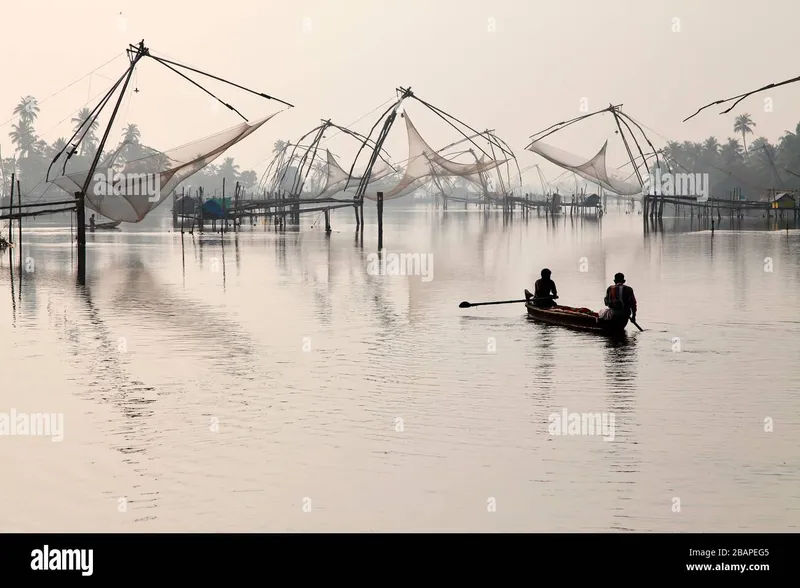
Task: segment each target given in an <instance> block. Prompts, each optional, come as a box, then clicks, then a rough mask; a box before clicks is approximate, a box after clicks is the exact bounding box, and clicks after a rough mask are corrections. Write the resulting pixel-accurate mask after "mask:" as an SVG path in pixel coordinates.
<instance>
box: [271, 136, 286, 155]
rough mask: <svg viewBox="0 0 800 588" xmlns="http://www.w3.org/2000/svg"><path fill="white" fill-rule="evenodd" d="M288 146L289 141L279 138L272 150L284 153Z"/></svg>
mask: <svg viewBox="0 0 800 588" xmlns="http://www.w3.org/2000/svg"><path fill="white" fill-rule="evenodd" d="M288 146H289V143H287V142H286V141H284V140H283V139H278V140H277V141H275V145H274V146H273V149H272V152H273V153H276V154H279V153H283V152H284V151H285V150H286V148H287V147H288Z"/></svg>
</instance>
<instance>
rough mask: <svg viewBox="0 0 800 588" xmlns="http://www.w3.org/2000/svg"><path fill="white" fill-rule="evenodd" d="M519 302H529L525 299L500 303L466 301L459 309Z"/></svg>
mask: <svg viewBox="0 0 800 588" xmlns="http://www.w3.org/2000/svg"><path fill="white" fill-rule="evenodd" d="M517 302H527V300H525V299H524V298H523V299H522V300H501V301H499V302H467V301H466V300H465V301H464V302H462V303H461V304H459V305H458V307H459V308H469V307H470V306H485V305H487V304H515V303H517Z"/></svg>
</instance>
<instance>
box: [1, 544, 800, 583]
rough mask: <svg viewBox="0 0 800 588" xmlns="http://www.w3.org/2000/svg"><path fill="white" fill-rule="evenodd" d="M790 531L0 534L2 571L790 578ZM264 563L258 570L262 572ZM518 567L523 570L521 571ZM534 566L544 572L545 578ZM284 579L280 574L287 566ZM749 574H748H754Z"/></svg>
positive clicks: (16, 574)
mask: <svg viewBox="0 0 800 588" xmlns="http://www.w3.org/2000/svg"><path fill="white" fill-rule="evenodd" d="M797 537H798V536H797V535H796V534H673V533H670V534H633V533H614V534H442V533H435V534H405V533H404V534H375V533H372V534H299V533H298V534H280V535H278V534H276V535H272V534H260V533H251V534H228V533H225V534H166V533H165V534H152V533H135V534H116V533H115V534H92V533H89V534H4V535H0V554H2V555H0V561H2V563H3V577H4V579H11V578H20V577H30V578H32V579H35V578H36V577H37V576H38V577H41V576H42V575H43V574H47V575H48V577H49V578H51V579H53V580H56V579H60V578H64V579H67V577H68V576H74V577H76V578H78V577H80V578H81V580H85V579H89V578H97V579H99V580H111V579H120V580H136V579H141V580H153V579H157V578H160V577H166V578H173V577H174V578H178V579H180V580H181V581H183V582H187V581H193V580H197V581H202V582H203V584H204V585H208V582H209V581H213V580H215V579H216V580H228V581H230V580H231V579H233V578H238V577H239V576H242V577H249V576H251V575H252V574H253V573H254V572H255V573H257V574H258V573H261V574H262V575H261V576H260V577H261V578H264V579H267V578H268V577H270V578H272V579H273V580H278V578H279V577H278V576H275V575H274V574H276V573H277V572H281V573H286V574H292V576H291V577H292V578H293V579H296V580H307V579H308V578H309V577H313V576H318V577H320V578H321V579H322V578H327V579H328V580H329V581H332V580H334V579H335V578H336V577H337V576H341V577H346V578H350V579H352V578H354V577H357V576H362V577H366V578H373V579H374V580H377V579H378V578H380V577H383V578H384V579H386V580H388V579H390V578H396V579H401V578H405V579H406V581H413V580H414V578H416V579H422V578H425V579H426V580H430V579H431V576H442V577H444V578H446V579H447V580H448V581H449V582H450V583H452V581H453V580H454V578H456V577H463V578H464V579H468V580H473V581H474V580H477V581H481V580H484V579H486V580H490V581H492V582H493V583H497V580H498V579H500V578H508V579H509V581H511V580H513V578H515V577H516V578H518V579H519V578H520V577H521V578H530V579H533V578H538V579H540V580H545V579H547V581H554V580H556V576H558V577H562V579H563V580H564V581H565V582H567V581H570V582H571V581H574V580H576V579H581V578H587V579H594V580H596V581H600V582H602V583H613V582H616V581H619V580H625V579H629V578H630V579H639V580H645V579H647V582H645V584H649V583H650V582H651V581H656V580H657V579H661V578H662V577H669V578H673V577H678V576H680V577H685V578H694V577H697V578H704V579H706V580H708V579H709V578H714V577H720V578H725V579H730V578H732V577H742V578H746V579H747V581H748V583H750V582H753V583H760V582H763V581H764V580H766V579H776V578H783V577H789V576H790V574H791V573H792V571H793V570H794V567H795V562H794V561H793V557H794V550H795V549H796V547H797V545H798V540H797ZM264 572H267V573H268V576H267V575H263V574H264ZM520 574H522V576H520ZM545 576H546V577H547V578H545ZM286 579H288V576H287V577H286ZM754 585H759V584H754Z"/></svg>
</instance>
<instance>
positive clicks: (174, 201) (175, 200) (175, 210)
mask: <svg viewBox="0 0 800 588" xmlns="http://www.w3.org/2000/svg"><path fill="white" fill-rule="evenodd" d="M185 196H186V188H185V187H184V188H181V198H184V197H185ZM177 224H178V195H177V194H176V193H175V190H173V191H172V228H173V229H174V228H175V226H176V225H177Z"/></svg>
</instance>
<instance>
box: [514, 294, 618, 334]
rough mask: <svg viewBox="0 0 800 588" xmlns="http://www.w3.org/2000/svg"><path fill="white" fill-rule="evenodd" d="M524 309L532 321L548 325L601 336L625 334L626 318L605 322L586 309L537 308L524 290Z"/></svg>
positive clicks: (569, 307) (570, 307)
mask: <svg viewBox="0 0 800 588" xmlns="http://www.w3.org/2000/svg"><path fill="white" fill-rule="evenodd" d="M525 299H526V300H527V302H526V303H525V307H526V308H527V309H528V316H530V317H531V318H532V319H534V320H537V321H539V322H542V323H547V324H549V325H559V326H561V327H567V328H570V329H576V330H579V331H589V332H592V333H599V334H602V335H621V334H622V333H624V332H625V326H626V325H627V324H628V318H627V317H623V318H622V319H614V320H605V319H601V318H600V316H599V315H598V314H597V313H596V312H594V311H592V310H589V309H588V308H575V307H573V306H561V305H556V306H553V307H551V308H539V307H538V306H534V305H533V296H532V295H531V293H530V292H528V291H527V290H525Z"/></svg>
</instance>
